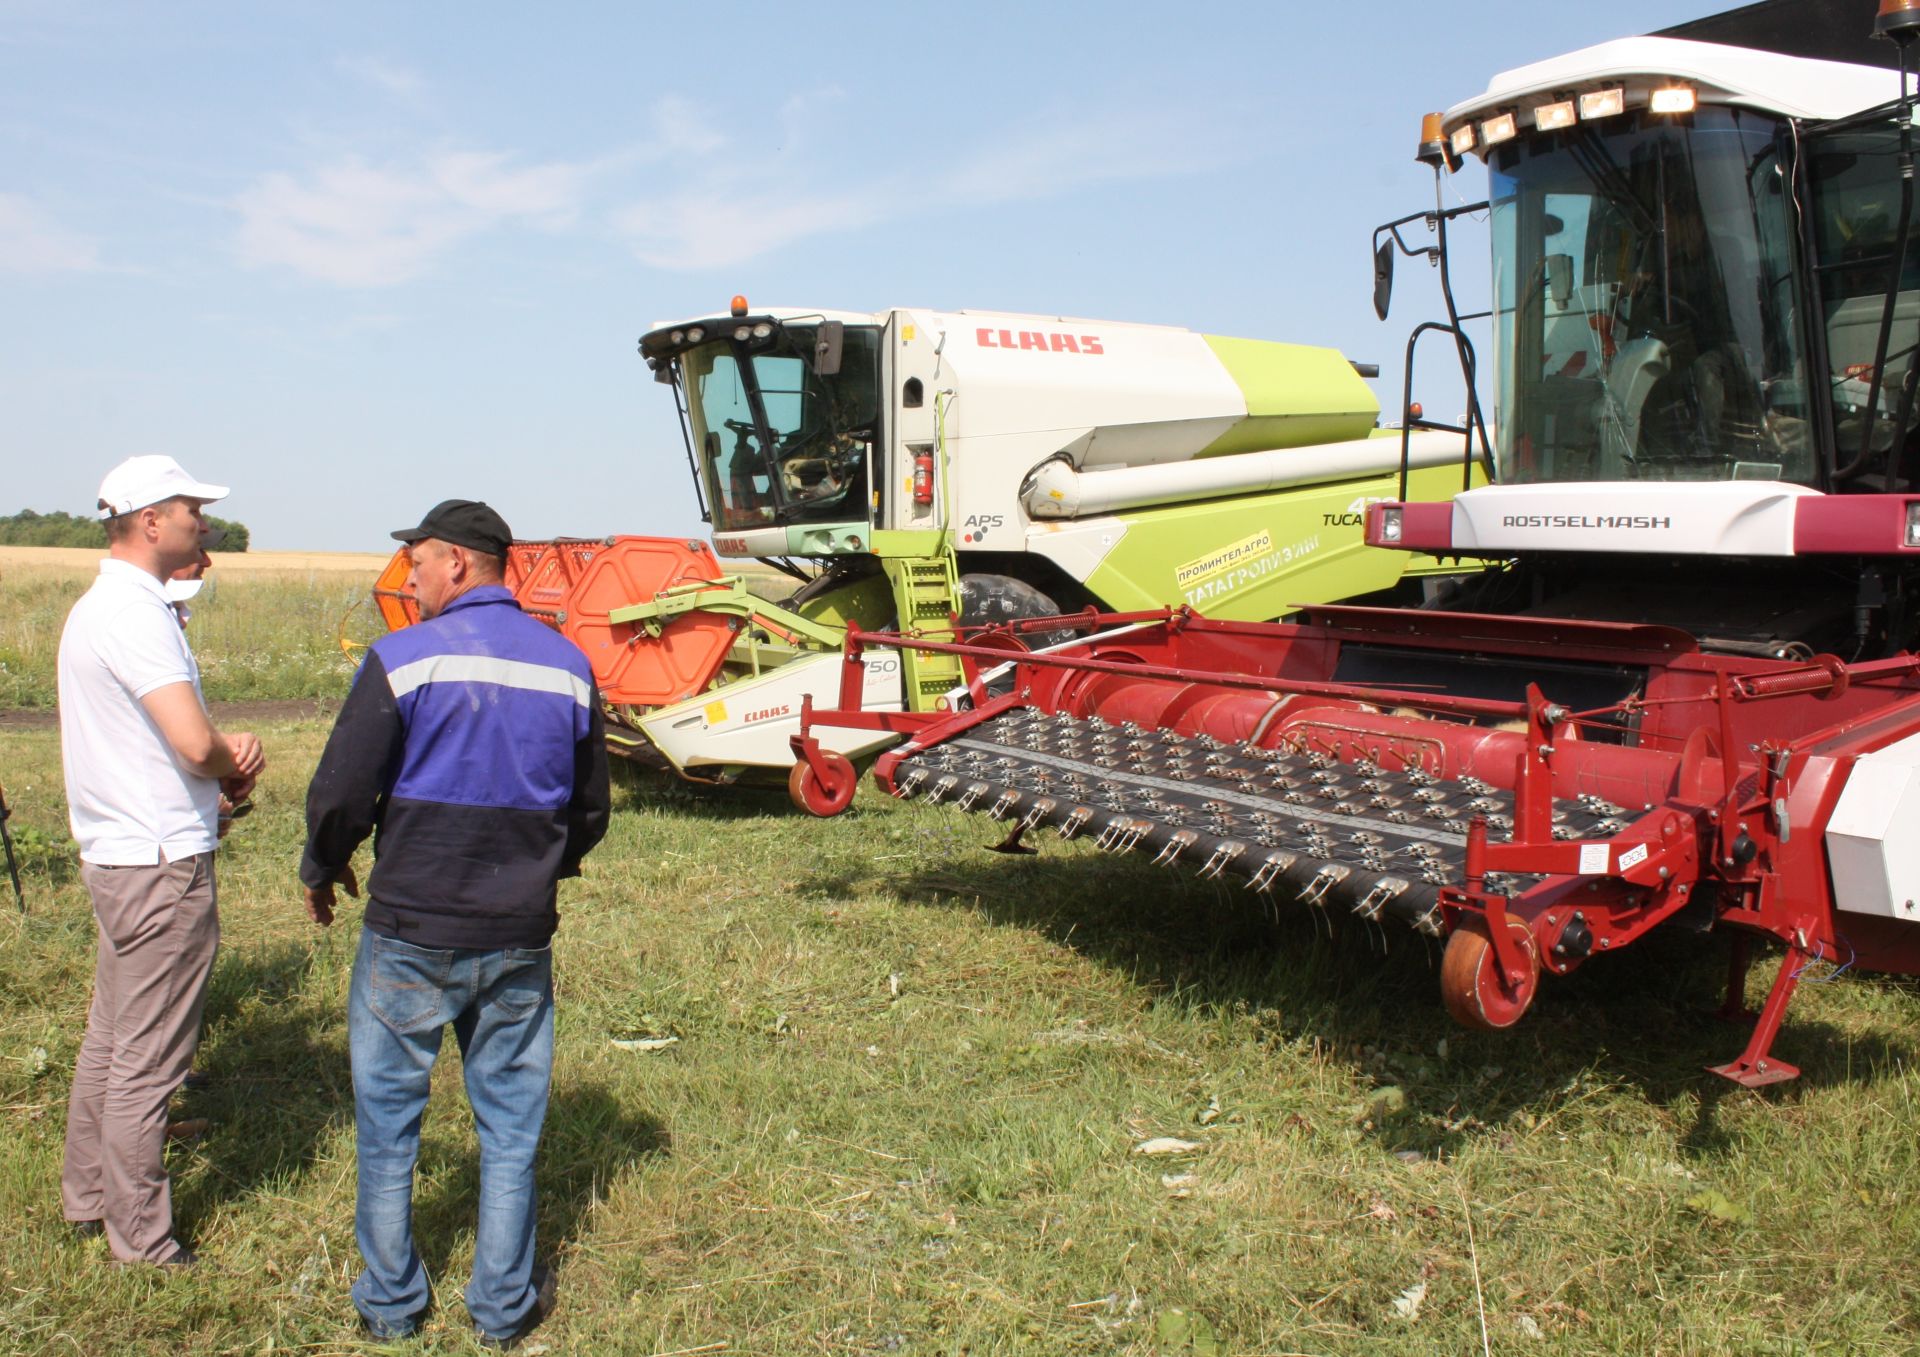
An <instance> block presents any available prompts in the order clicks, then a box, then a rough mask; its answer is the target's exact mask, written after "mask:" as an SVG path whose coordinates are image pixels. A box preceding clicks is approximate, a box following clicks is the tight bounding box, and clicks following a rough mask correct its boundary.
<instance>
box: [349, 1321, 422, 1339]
mask: <svg viewBox="0 0 1920 1357" xmlns="http://www.w3.org/2000/svg"><path fill="white" fill-rule="evenodd" d="M360 1329H361V1332H363V1333H365V1334H366V1335H367V1337H369V1338H371V1339H372V1340H373V1341H374V1342H376V1343H403V1342H405V1341H406V1340H407V1339H409V1338H411V1337H413V1336H414V1335H415V1334H417V1333H419V1332H420V1326H419V1325H418V1324H415V1325H413V1326H412V1327H411V1328H406V1329H390V1328H388V1327H387V1326H386V1325H384V1324H380V1325H376V1324H375V1323H374V1322H373V1321H372V1320H371V1319H368V1318H367V1317H366V1316H365V1315H361V1316H360Z"/></svg>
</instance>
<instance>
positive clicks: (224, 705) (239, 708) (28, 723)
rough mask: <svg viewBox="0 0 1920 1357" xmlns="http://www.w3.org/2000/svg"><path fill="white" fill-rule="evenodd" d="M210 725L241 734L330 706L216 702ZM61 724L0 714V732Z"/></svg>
mask: <svg viewBox="0 0 1920 1357" xmlns="http://www.w3.org/2000/svg"><path fill="white" fill-rule="evenodd" d="M212 710H213V723H214V725H216V726H218V727H220V729H222V730H244V729H246V728H247V727H248V726H249V725H253V724H257V723H261V722H267V721H304V720H307V719H309V718H311V717H315V716H331V715H332V714H333V712H334V710H335V707H334V704H333V703H331V702H322V701H320V700H319V699H317V698H311V697H294V698H285V699H278V700H274V701H266V702H216V703H214V704H213V709H212ZM59 724H60V714H59V713H58V712H56V711H54V710H52V709H51V708H48V709H46V710H44V711H43V710H40V709H38V708H35V709H33V710H30V711H0V730H52V729H53V728H54V727H55V726H57V725H59Z"/></svg>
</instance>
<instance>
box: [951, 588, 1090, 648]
mask: <svg viewBox="0 0 1920 1357" xmlns="http://www.w3.org/2000/svg"><path fill="white" fill-rule="evenodd" d="M1059 615H1060V605H1059V604H1057V603H1055V602H1054V601H1053V600H1052V599H1050V598H1048V597H1047V596H1046V595H1045V594H1043V593H1041V592H1040V591H1039V590H1038V589H1036V588H1034V587H1033V586H1032V585H1031V584H1028V583H1027V582H1026V581H1025V580H1017V579H1015V578H1013V576H1011V575H987V574H978V575H962V576H961V577H960V625H961V626H963V627H984V626H987V625H989V624H991V623H996V622H1017V621H1019V620H1020V619H1022V618H1026V617H1058V616H1059ZM1070 635H1072V633H1071V632H1066V631H1039V632H1028V633H1027V634H1026V636H1025V637H1024V638H1022V639H1023V640H1024V641H1025V642H1026V646H1027V648H1028V649H1029V650H1038V649H1040V648H1041V647H1042V646H1049V645H1052V644H1053V643H1054V642H1056V641H1064V640H1066V639H1067V637H1069V636H1070Z"/></svg>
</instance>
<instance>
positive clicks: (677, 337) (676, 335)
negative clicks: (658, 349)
mask: <svg viewBox="0 0 1920 1357" xmlns="http://www.w3.org/2000/svg"><path fill="white" fill-rule="evenodd" d="M686 337H687V332H686V331H685V330H675V331H674V332H673V333H672V334H670V335H668V336H667V342H668V343H669V344H680V343H682V342H684V341H685V339H686Z"/></svg>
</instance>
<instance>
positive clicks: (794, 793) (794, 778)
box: [787, 750, 860, 820]
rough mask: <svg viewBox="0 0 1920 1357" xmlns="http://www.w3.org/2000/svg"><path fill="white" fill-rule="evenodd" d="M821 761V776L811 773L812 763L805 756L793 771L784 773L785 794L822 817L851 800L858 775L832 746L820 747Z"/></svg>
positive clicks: (827, 815)
mask: <svg viewBox="0 0 1920 1357" xmlns="http://www.w3.org/2000/svg"><path fill="white" fill-rule="evenodd" d="M820 761H821V763H822V764H823V765H824V766H825V768H826V777H825V778H824V779H822V778H820V777H818V776H816V775H815V774H814V771H813V765H812V764H810V763H808V762H807V761H806V760H805V759H801V760H799V761H798V762H796V763H795V764H794V765H793V771H792V772H791V773H788V774H787V796H788V798H789V799H790V800H791V801H792V802H793V804H794V805H795V806H796V807H798V808H799V809H801V810H804V811H805V812H806V813H807V814H809V815H818V816H819V817H820V818H821V819H823V820H824V819H827V818H828V817H830V816H834V815H838V814H839V813H840V812H841V811H843V810H845V809H846V808H847V807H848V806H850V805H852V804H853V789H854V787H855V786H857V785H858V784H859V781H860V775H859V774H858V773H857V772H855V771H854V768H853V765H852V764H851V763H849V762H848V761H847V760H846V759H844V758H842V757H841V756H840V755H838V754H835V753H834V752H832V751H831V750H824V751H822V753H821V756H820Z"/></svg>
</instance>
